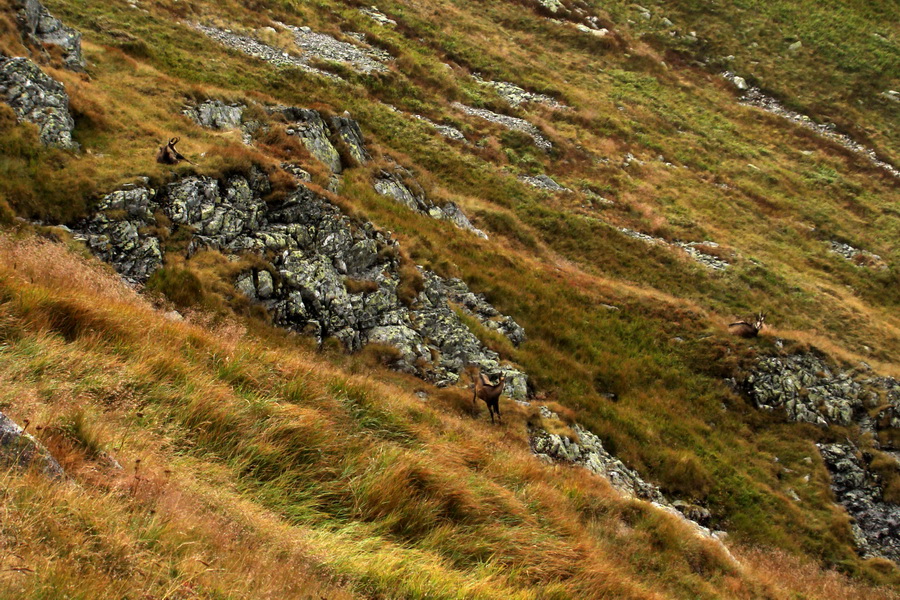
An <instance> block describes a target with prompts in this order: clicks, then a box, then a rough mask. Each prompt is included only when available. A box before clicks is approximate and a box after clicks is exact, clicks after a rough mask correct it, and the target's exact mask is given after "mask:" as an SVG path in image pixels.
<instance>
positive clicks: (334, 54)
mask: <svg viewBox="0 0 900 600" xmlns="http://www.w3.org/2000/svg"><path fill="white" fill-rule="evenodd" d="M278 25H279V26H280V27H282V28H283V29H287V30H288V31H290V32H291V33H293V34H294V42H295V43H296V45H297V47H298V48H299V49H300V50H301V51H302V52H303V57H304V59H305V60H309V59H310V58H317V59H319V60H327V61H334V62H339V63H343V64H346V65H348V66H349V67H351V68H352V69H354V70H356V71H359V72H361V73H384V72H387V71H388V68H387V66H386V65H385V63H387V62H390V61H391V60H393V57H392V56H391V55H390V54H389V53H387V52H385V51H384V50H379V49H377V48H373V47H371V46H368V45H364V46H357V45H355V44H350V43H347V42H342V41H339V40H336V39H335V38H333V37H331V36H330V35H327V34H324V33H317V32H315V31H312V30H311V29H310V28H309V27H294V26H292V25H286V24H284V23H278ZM358 39H359V38H357V40H358Z"/></svg>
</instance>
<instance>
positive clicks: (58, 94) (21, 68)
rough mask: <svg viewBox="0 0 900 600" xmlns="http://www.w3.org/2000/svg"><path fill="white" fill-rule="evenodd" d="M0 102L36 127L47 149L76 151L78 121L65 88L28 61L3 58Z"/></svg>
mask: <svg viewBox="0 0 900 600" xmlns="http://www.w3.org/2000/svg"><path fill="white" fill-rule="evenodd" d="M0 100H2V101H4V102H6V103H7V104H9V105H10V106H11V107H12V109H13V111H15V113H16V117H17V118H18V119H19V120H20V121H27V122H29V123H34V124H35V125H37V127H38V130H39V132H40V140H41V142H42V143H44V144H46V145H48V146H55V147H58V148H64V149H69V150H74V149H77V148H78V144H77V143H75V141H74V140H73V139H72V131H73V130H74V129H75V119H73V118H72V114H71V113H70V112H69V95H68V94H67V93H66V89H65V88H64V87H63V85H62V84H61V83H60V82H58V81H56V80H55V79H53V78H52V77H50V76H49V75H47V74H46V73H44V72H43V71H42V70H41V69H40V67H38V66H37V65H36V64H35V63H34V62H32V61H31V60H29V59H27V58H6V59H4V58H0Z"/></svg>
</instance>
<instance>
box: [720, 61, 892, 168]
mask: <svg viewBox="0 0 900 600" xmlns="http://www.w3.org/2000/svg"><path fill="white" fill-rule="evenodd" d="M722 76H723V77H724V78H725V79H727V80H729V81H731V82H732V83H733V84H734V85H735V87H737V88H738V89H739V90H741V91H743V92H744V94H743V96H741V103H742V104H745V105H747V106H755V107H757V108H761V109H762V110H764V111H766V112H769V113H772V114H775V115H778V116H780V117H784V118H785V119H787V120H788V121H791V122H792V123H796V124H797V125H800V126H801V127H805V128H806V129H809V130H811V131H814V132H816V133H817V134H819V135H820V136H822V137H824V138H826V139H828V140H831V141H832V142H835V143H836V144H838V145H840V146H843V147H844V148H846V149H847V150H850V151H852V152H856V153H857V154H860V155H862V156H864V157H865V158H867V159H868V160H869V162H871V163H872V164H873V165H875V166H876V167H879V168H881V169H884V170H885V171H887V172H888V173H890V174H891V175H893V176H894V177H898V178H900V169H897V167H895V166H894V165H892V164H889V163H887V162H885V161H883V160H881V159H880V158H878V154H877V153H876V152H875V151H874V150H872V149H871V148H867V147H865V146H863V145H862V144H860V143H859V142H857V141H856V140H854V139H853V138H851V137H850V136H849V135H847V134H844V133H840V132H838V131H837V127H836V126H835V125H834V123H816V122H815V121H813V120H812V119H811V118H809V117H808V116H806V115H804V114H801V113H798V112H795V111H792V110H788V109H787V108H785V107H784V106H782V105H781V103H780V102H778V100H776V99H775V98H773V97H771V96H769V95H767V94H766V93H765V92H763V91H762V90H761V89H759V88H756V87H752V86H748V85H747V83H746V81H744V79H743V78H741V77H738V76H737V75H736V74H734V73H732V72H730V71H726V72H725V73H722Z"/></svg>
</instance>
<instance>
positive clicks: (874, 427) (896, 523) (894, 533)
mask: <svg viewBox="0 0 900 600" xmlns="http://www.w3.org/2000/svg"><path fill="white" fill-rule="evenodd" d="M737 385H738V387H739V389H742V390H743V391H744V392H745V393H746V394H747V395H748V396H749V397H750V398H751V399H752V400H753V402H754V403H755V404H756V406H757V407H758V408H760V409H763V410H784V412H785V415H786V416H787V417H788V418H789V419H790V420H792V421H796V422H804V423H812V424H815V425H818V426H819V427H822V428H823V429H827V428H829V427H831V426H834V425H837V426H842V427H849V428H854V427H855V428H858V429H859V431H860V432H862V433H864V434H865V433H868V434H871V436H872V440H873V446H874V447H875V448H880V449H881V450H884V451H886V454H885V456H895V457H896V455H895V453H894V452H892V451H893V450H896V448H894V446H893V444H894V442H893V440H896V439H898V436H897V435H896V434H897V432H898V430H900V418H898V416H900V382H898V381H897V380H895V379H893V378H891V377H879V376H877V375H875V374H874V373H873V372H872V371H871V369H870V368H869V367H868V365H865V364H860V365H859V366H858V367H857V368H856V369H854V370H843V369H841V368H839V367H837V366H835V365H833V364H830V363H828V362H827V361H826V360H825V359H824V358H823V357H821V356H819V355H817V354H813V353H805V354H793V355H788V356H769V357H763V358H761V359H759V360H758V361H757V362H756V364H755V365H754V368H753V369H752V371H750V372H749V373H748V374H747V375H746V376H745V377H744V379H743V381H741V382H737ZM882 434H887V435H882ZM844 439H847V438H844ZM819 451H820V453H821V455H822V458H823V459H824V461H825V464H826V466H827V467H828V469H829V471H830V472H831V476H832V484H831V487H832V490H833V491H834V494H835V498H836V499H837V501H838V502H839V503H840V504H841V505H842V506H843V507H844V508H845V509H846V510H847V512H848V513H849V514H850V516H852V517H853V519H854V521H853V523H852V530H853V534H854V537H855V538H856V541H857V544H858V546H859V550H860V552H861V553H862V554H863V555H864V556H881V557H884V558H889V559H891V560H895V561H900V505H897V504H893V503H891V502H887V501H885V499H884V489H883V482H882V481H881V480H880V479H879V476H878V475H877V474H876V473H875V472H874V471H873V470H872V469H870V467H869V463H870V462H871V461H872V456H871V454H870V453H867V452H860V451H859V450H858V449H857V448H856V447H855V446H853V445H852V443H851V442H850V441H849V439H847V443H846V444H844V443H838V444H820V445H819Z"/></svg>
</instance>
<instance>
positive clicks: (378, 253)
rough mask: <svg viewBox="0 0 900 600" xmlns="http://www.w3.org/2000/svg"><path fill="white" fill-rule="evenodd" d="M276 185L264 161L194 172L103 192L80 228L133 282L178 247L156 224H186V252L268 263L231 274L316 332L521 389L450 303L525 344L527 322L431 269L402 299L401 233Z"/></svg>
mask: <svg viewBox="0 0 900 600" xmlns="http://www.w3.org/2000/svg"><path fill="white" fill-rule="evenodd" d="M269 191H270V184H269V180H268V178H267V177H266V176H265V175H264V174H263V173H261V172H260V171H258V170H254V171H253V172H252V173H250V174H247V175H233V176H231V177H229V178H227V179H224V180H221V181H220V180H217V179H212V178H209V177H199V176H189V177H185V178H182V179H179V180H178V181H175V182H173V183H170V184H168V185H166V186H163V187H161V188H159V189H151V188H150V187H149V186H147V185H146V184H138V185H134V186H131V187H129V188H127V189H122V190H118V191H116V192H113V193H112V194H109V195H108V196H106V197H105V198H104V199H103V200H102V201H101V203H100V204H99V206H98V212H97V213H96V214H95V215H94V216H93V217H91V218H90V219H88V220H87V221H86V222H85V223H83V224H82V226H81V227H79V229H78V233H77V237H79V238H80V239H83V240H84V241H85V242H86V243H87V245H88V247H89V248H90V249H91V250H92V251H93V252H94V253H95V254H97V255H98V256H99V257H100V258H101V259H103V260H105V261H107V262H109V263H110V264H112V265H113V266H114V267H115V268H116V270H117V271H118V272H119V273H121V274H122V276H123V277H125V278H126V279H128V280H130V281H133V282H136V283H142V282H144V281H146V280H147V279H148V278H149V277H150V276H152V274H153V273H154V272H155V271H156V270H158V269H159V268H161V266H162V265H163V262H164V258H165V254H166V252H170V251H178V250H172V249H168V250H167V249H166V248H165V247H164V244H163V243H162V242H161V239H160V237H158V235H159V232H160V228H164V229H167V230H168V233H169V234H171V233H173V232H175V231H176V230H180V231H182V232H184V233H186V234H188V235H189V242H188V243H187V248H186V250H184V252H185V254H186V255H187V256H192V255H194V254H196V253H197V252H200V251H202V250H212V251H216V252H220V253H222V254H224V255H226V256H228V257H232V258H234V259H237V258H239V257H240V256H241V255H246V254H254V255H256V256H257V257H259V258H260V259H262V260H263V261H264V264H265V267H264V268H253V269H250V270H248V271H246V272H244V273H242V274H241V275H240V276H239V277H238V278H237V280H236V281H235V285H236V288H237V289H238V290H240V291H241V292H242V293H243V294H245V295H246V296H247V297H249V298H250V299H251V300H253V301H255V302H258V303H260V304H262V305H263V306H265V307H266V309H267V310H268V311H269V313H270V314H271V315H272V317H273V321H274V322H275V323H276V324H278V325H280V326H282V327H286V328H289V329H292V330H295V331H299V332H305V333H309V334H312V335H314V336H315V337H316V338H317V339H319V340H324V339H325V338H326V337H334V338H336V339H338V340H340V342H341V343H342V344H343V345H344V346H345V347H346V348H347V349H349V350H351V351H354V350H359V349H360V348H362V346H364V345H366V344H368V343H371V342H378V343H381V344H386V345H389V346H392V347H393V348H395V349H396V350H397V357H396V359H395V360H394V364H393V366H394V367H395V368H397V369H399V370H402V371H405V372H409V373H414V374H417V375H419V376H421V377H423V378H425V379H427V380H428V381H432V382H434V383H436V384H438V385H450V384H453V383H455V382H456V381H457V380H458V379H459V375H460V373H461V372H462V371H463V370H464V369H465V368H466V367H467V366H469V365H475V366H479V367H481V368H482V369H484V370H485V371H486V372H492V373H497V372H502V373H506V374H507V377H508V378H509V379H510V384H509V387H510V395H512V396H513V397H517V398H520V399H524V398H525V397H526V395H527V393H528V388H527V378H526V376H525V374H524V373H522V372H520V371H518V370H516V369H514V368H512V367H509V366H504V365H502V364H501V362H500V358H499V356H498V355H497V354H496V353H495V352H493V351H492V350H489V349H487V348H486V347H485V346H484V345H483V344H482V343H481V342H480V341H479V340H478V338H477V337H476V336H475V335H474V334H473V333H472V332H471V331H470V330H469V329H468V327H466V325H465V324H464V323H463V322H462V321H461V320H460V318H459V316H458V315H457V314H456V312H455V311H454V309H453V306H452V305H451V302H458V303H461V304H465V305H467V306H471V308H470V309H469V311H470V313H471V314H472V315H473V316H475V317H476V318H477V319H479V321H480V322H482V324H483V325H484V326H485V327H489V328H492V329H496V330H498V331H500V332H501V333H503V334H504V335H507V337H509V338H510V341H511V342H513V343H519V342H521V341H522V340H523V339H524V332H522V331H521V328H520V327H519V326H518V325H516V324H515V322H514V321H513V320H512V319H511V318H509V317H504V316H503V315H500V314H499V313H498V312H496V311H495V310H492V307H491V308H488V307H489V305H487V304H486V302H485V301H483V299H481V300H480V301H474V302H471V301H470V300H471V297H470V296H469V294H471V292H469V290H468V288H467V287H466V286H465V284H464V283H462V282H461V281H458V280H450V281H448V280H445V279H443V278H441V277H439V276H438V275H436V274H434V273H431V272H428V271H424V270H420V277H421V278H422V282H423V283H422V291H421V292H420V293H418V294H417V295H416V296H415V298H414V299H413V301H412V302H411V303H409V305H407V304H406V303H404V302H403V301H402V300H401V299H400V295H399V291H398V288H400V287H401V286H402V285H403V281H402V277H401V273H400V260H399V258H398V257H399V251H398V249H397V243H396V241H394V240H393V239H392V238H391V236H390V235H389V234H387V233H384V232H381V231H379V230H377V229H376V228H375V227H374V226H372V224H371V223H357V222H354V221H353V220H351V219H350V218H349V217H347V216H345V215H343V214H342V213H341V211H340V210H339V209H338V208H337V207H335V206H334V205H332V204H330V203H329V202H328V201H327V200H326V199H325V198H323V197H321V196H318V195H317V194H316V193H315V192H313V191H312V190H310V189H308V188H306V187H303V186H299V187H297V189H296V190H295V191H294V192H292V193H291V194H289V195H288V196H287V197H286V198H285V199H283V200H280V201H278V202H275V203H267V202H266V201H264V200H263V197H264V196H266V194H268V192H269ZM159 215H164V216H165V219H161V218H160V217H159ZM168 223H171V224H168ZM476 298H477V297H476Z"/></svg>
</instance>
